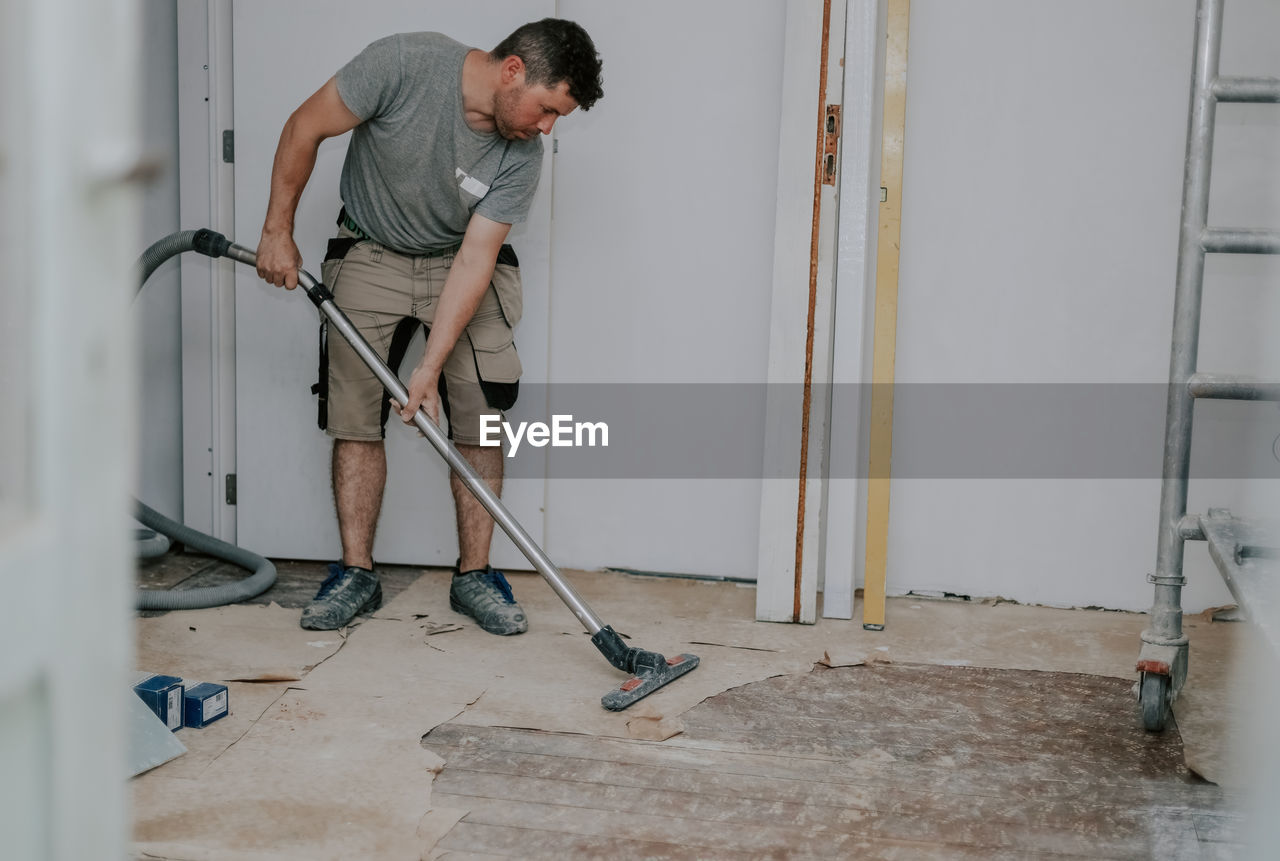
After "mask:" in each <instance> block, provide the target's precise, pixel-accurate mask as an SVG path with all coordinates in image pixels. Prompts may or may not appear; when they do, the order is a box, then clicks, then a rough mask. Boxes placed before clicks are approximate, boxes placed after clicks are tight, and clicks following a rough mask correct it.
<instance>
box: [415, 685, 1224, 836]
mask: <svg viewBox="0 0 1280 861" xmlns="http://www.w3.org/2000/svg"><path fill="white" fill-rule="evenodd" d="M1129 687H1130V684H1129V683H1128V682H1126V681H1124V680H1120V679H1109V678H1102V677H1097V676H1084V675H1073V674H1066V673H1036V672H1025V671H1010V670H988V669H977V668H969V667H937V666H923V665H902V664H897V665H871V666H862V667H848V668H839V669H816V670H814V671H813V672H810V673H806V674H801V675H786V676H778V677H775V678H772V679H768V680H765V681H762V682H757V683H754V684H749V685H744V686H742V687H740V688H736V689H734V690H731V691H728V692H726V693H724V694H721V695H719V696H716V697H712V698H710V699H708V700H707V701H705V702H704V703H702V704H701V705H699V706H698V707H696V708H694V709H692V710H691V711H689V712H687V713H685V714H684V715H683V720H684V723H685V727H686V729H685V732H684V734H682V735H679V736H676V737H674V738H672V739H669V740H668V741H666V742H662V743H656V742H642V741H635V740H626V739H606V738H597V737H591V736H585V735H573V734H565V733H546V732H538V731H534V730H526V729H512V728H503V727H475V726H459V725H454V724H445V725H442V726H440V727H437V728H436V729H434V730H432V731H431V732H430V733H428V734H427V735H426V736H425V737H424V738H423V744H424V745H425V746H426V747H428V748H429V749H431V750H432V751H433V752H434V753H436V754H438V755H439V756H440V757H441V758H443V759H444V760H445V763H446V764H445V767H444V769H443V771H442V772H441V773H440V775H439V776H438V777H437V779H436V782H435V785H434V787H433V792H432V802H433V805H440V806H442V807H447V808H451V809H458V810H466V811H468V812H467V813H466V815H465V816H463V817H462V819H461V820H460V821H459V822H458V824H457V825H455V826H454V828H453V829H452V830H451V831H450V832H449V833H448V834H447V835H445V837H444V838H443V839H442V840H441V841H440V843H439V844H438V845H437V852H439V853H441V854H444V855H446V856H447V857H454V853H458V857H467V855H468V854H480V855H486V856H504V855H505V856H520V857H540V858H541V857H557V858H573V857H582V858H585V857H603V856H604V855H606V854H608V855H610V856H618V857H661V858H684V857H697V858H734V857H739V858H740V857H762V856H764V857H805V856H814V855H816V856H825V857H854V856H857V857H868V858H896V857H912V858H919V857H923V858H933V857H936V858H1026V857H1034V856H1037V855H1053V856H1054V857H1090V858H1104V857H1162V858H1184V857H1185V858H1200V857H1206V856H1209V855H1212V854H1214V853H1215V852H1216V853H1219V854H1222V855H1224V856H1225V855H1229V854H1231V853H1232V852H1235V851H1237V850H1238V849H1239V847H1238V845H1236V843H1235V841H1236V840H1238V839H1239V838H1238V836H1237V834H1238V831H1239V827H1240V817H1239V814H1238V813H1236V812H1235V810H1236V809H1237V808H1238V806H1239V802H1240V800H1239V799H1238V798H1236V797H1233V796H1231V795H1230V794H1228V793H1225V792H1224V791H1223V790H1222V789H1221V788H1219V787H1217V786H1214V785H1212V784H1208V783H1204V782H1199V781H1196V780H1195V779H1194V778H1193V776H1192V775H1191V774H1190V773H1189V772H1188V771H1187V769H1186V767H1185V765H1184V764H1183V758H1182V743H1181V739H1180V737H1179V736H1178V733H1177V731H1176V729H1175V730H1171V731H1169V732H1166V733H1164V734H1162V735H1154V734H1148V733H1146V732H1144V731H1143V730H1142V729H1141V727H1140V726H1139V725H1138V724H1137V722H1136V720H1135V719H1134V718H1133V709H1132V703H1131V694H1130V691H1129Z"/></svg>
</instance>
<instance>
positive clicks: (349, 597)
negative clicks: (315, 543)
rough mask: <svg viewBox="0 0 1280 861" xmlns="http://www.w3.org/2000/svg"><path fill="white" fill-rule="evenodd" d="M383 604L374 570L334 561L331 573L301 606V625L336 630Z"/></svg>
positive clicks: (379, 585)
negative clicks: (345, 566)
mask: <svg viewBox="0 0 1280 861" xmlns="http://www.w3.org/2000/svg"><path fill="white" fill-rule="evenodd" d="M381 606H382V584H381V583H379V582H378V575H377V574H376V573H375V572H373V571H370V570H369V569H367V568H357V567H356V566H354V565H353V566H351V567H350V568H343V567H342V566H341V565H339V564H337V563H331V564H330V565H329V577H328V578H327V579H326V580H325V581H324V583H322V584H320V591H319V592H317V593H316V597H315V598H313V599H311V603H310V604H308V605H307V606H306V607H303V608H302V621H301V625H302V627H304V628H308V629H310V630H312V631H335V630H337V629H338V628H341V627H343V626H344V625H349V624H350V623H351V620H352V619H354V618H355V617H356V616H358V615H360V614H361V613H372V612H373V611H374V610H376V609H378V608H379V607H381Z"/></svg>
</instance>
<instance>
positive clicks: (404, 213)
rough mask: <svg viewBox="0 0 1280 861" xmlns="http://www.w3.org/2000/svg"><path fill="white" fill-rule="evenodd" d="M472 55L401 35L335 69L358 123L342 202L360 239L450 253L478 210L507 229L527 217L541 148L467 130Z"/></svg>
mask: <svg viewBox="0 0 1280 861" xmlns="http://www.w3.org/2000/svg"><path fill="white" fill-rule="evenodd" d="M470 50H471V49H470V48H468V47H467V46H465V45H463V44H461V43H459V42H456V41H454V40H453V39H450V38H449V37H448V36H444V35H442V34H440V33H401V34H398V35H395V36H388V37H386V38H384V39H379V40H378V41H376V42H374V43H373V44H371V45H369V46H368V47H367V48H365V49H364V50H363V51H361V52H360V53H359V54H358V55H357V56H356V57H355V58H354V59H353V60H351V62H349V63H347V64H346V65H345V66H343V67H342V69H340V70H339V71H338V75H337V84H338V95H340V96H341V97H342V101H343V102H344V103H345V104H346V106H347V108H348V109H349V110H350V111H351V112H352V113H353V114H355V115H356V116H357V117H359V118H360V119H361V120H363V122H361V123H360V125H358V126H356V128H355V130H354V131H353V132H352V134H351V144H350V146H349V147H348V148H347V158H346V161H345V162H344V163H343V166H342V183H341V185H340V191H341V194H342V201H343V203H344V204H345V206H346V208H347V214H348V215H350V216H351V217H352V218H353V219H355V222H356V223H357V224H359V225H360V227H361V228H362V229H363V230H364V231H365V232H366V233H368V234H369V235H370V236H372V237H374V238H375V239H377V240H378V241H379V242H382V243H383V244H384V245H387V246H388V247H390V248H393V249H395V250H397V251H403V252H406V253H410V254H421V253H426V252H428V251H434V250H437V249H440V248H444V247H447V246H450V245H455V244H457V243H458V242H460V241H462V235H463V233H465V232H466V229H467V223H468V221H469V220H470V219H471V215H472V213H475V212H478V213H480V214H481V215H483V216H484V217H485V218H488V219H490V220H492V221H499V222H502V223H503V224H515V223H517V222H520V221H523V220H524V219H525V217H526V216H527V215H528V213H529V205H530V204H531V203H532V201H533V194H534V192H535V191H536V190H537V188H538V177H539V175H540V172H541V167H542V141H541V140H539V139H538V138H536V137H535V138H531V139H529V140H527V141H508V140H506V139H504V138H503V137H502V136H501V135H499V134H497V133H496V132H495V133H492V134H481V133H480V132H477V131H475V130H474V129H472V128H471V127H470V126H468V125H467V123H466V120H465V119H464V118H463V110H462V61H463V59H464V58H465V57H466V56H467V52H468V51H470Z"/></svg>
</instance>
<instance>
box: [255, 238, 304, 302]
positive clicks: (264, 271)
mask: <svg viewBox="0 0 1280 861" xmlns="http://www.w3.org/2000/svg"><path fill="white" fill-rule="evenodd" d="M301 267H302V254H301V253H300V252H299V251H298V246H297V244H296V243H295V242H294V241H293V237H292V236H291V235H289V234H288V233H286V232H284V231H267V230H264V231H262V239H260V240H259V241H258V277H259V278H261V279H262V280H263V281H266V282H267V283H269V284H274V285H276V286H277V287H283V288H285V289H286V290H292V289H293V288H294V287H297V286H298V269H299V268H301Z"/></svg>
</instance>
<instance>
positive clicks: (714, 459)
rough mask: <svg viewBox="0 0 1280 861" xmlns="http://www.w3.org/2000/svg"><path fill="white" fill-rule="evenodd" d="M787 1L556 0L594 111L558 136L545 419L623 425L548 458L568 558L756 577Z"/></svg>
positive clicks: (551, 519)
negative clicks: (594, 457)
mask: <svg viewBox="0 0 1280 861" xmlns="http://www.w3.org/2000/svg"><path fill="white" fill-rule="evenodd" d="M789 5H790V4H788V3H783V2H778V0H742V2H732V3H731V2H726V0H699V2H689V0H655V2H647V3H625V4H623V3H599V2H592V0H561V2H559V3H558V4H557V6H558V11H559V14H560V15H561V16H563V17H565V18H570V19H573V20H576V21H578V22H579V23H581V24H582V25H583V26H584V27H585V28H586V29H587V31H588V32H589V33H591V36H592V38H593V40H594V41H595V43H596V46H597V48H598V49H599V51H600V54H601V57H602V58H603V61H604V98H603V99H601V101H600V102H599V104H597V105H596V107H595V108H593V109H592V110H591V111H590V112H589V113H586V114H582V115H581V116H578V115H574V116H571V117H570V118H569V119H568V120H566V121H565V122H564V123H563V124H561V125H560V126H557V130H556V134H557V137H558V139H559V140H558V147H559V152H558V153H557V154H556V156H555V238H554V242H553V246H552V248H553V256H552V274H553V291H552V302H553V304H552V319H551V334H552V341H551V347H550V355H551V373H550V379H551V386H552V396H553V407H555V408H556V411H558V412H562V413H563V412H565V411H571V412H572V413H573V414H574V415H575V419H576V418H579V416H578V411H579V410H580V409H581V410H587V411H588V413H589V414H587V415H584V416H581V418H584V419H587V420H599V419H601V418H605V417H606V416H604V415H603V413H608V412H612V413H613V414H615V415H620V416H623V417H624V418H625V420H624V421H622V422H620V423H619V424H618V425H616V426H615V425H613V424H610V432H611V440H610V446H611V449H610V451H611V453H610V455H609V456H608V458H606V459H602V460H601V462H600V470H599V471H598V472H595V473H592V471H591V470H590V469H586V468H577V467H576V466H575V462H574V461H573V460H572V458H573V457H578V456H580V455H581V453H578V452H573V451H569V452H568V453H567V454H565V455H564V456H563V457H562V458H560V459H556V458H553V461H552V470H551V474H550V479H549V481H548V483H547V498H548V505H547V518H548V519H547V542H548V547H547V549H548V552H549V553H551V555H552V556H553V557H554V558H556V559H557V560H562V561H563V563H564V564H566V565H571V566H577V567H585V568H597V567H603V566H614V567H621V568H630V569H638V570H644V571H658V572H673V573H684V574H698V575H707V576H722V577H735V578H742V579H746V580H754V579H755V576H756V556H757V541H756V535H757V530H758V524H759V517H760V499H761V456H762V452H763V448H764V438H765V419H766V407H765V400H766V398H765V386H764V380H765V379H766V373H767V369H768V364H769V324H770V318H769V310H770V297H771V293H772V284H773V279H772V271H773V264H772V261H773V253H774V249H773V245H774V227H775V220H776V213H777V187H778V180H777V177H778V171H779V160H778V153H779V147H778V140H779V104H780V102H781V101H782V98H783V95H782V93H783V90H782V86H783V65H784V56H785V53H786V49H787V44H786V20H787V7H788V6H789ZM819 6H821V3H820V2H819ZM818 35H819V34H816V33H815V35H814V39H815V41H816V39H817V37H818ZM815 71H816V70H815ZM815 102H816V97H815ZM810 122H811V123H812V118H811V120H810ZM806 163H807V164H808V165H810V166H812V164H813V153H812V150H810V151H809V153H808V155H807V157H806ZM811 176H812V175H811ZM811 190H812V187H810V191H811ZM806 242H807V240H806ZM806 283H807V281H806ZM559 405H566V407H568V409H567V410H566V409H561V408H560V406H559ZM596 409H599V410H600V411H601V413H602V415H596V414H592V413H593V411H594V410H596ZM597 475H598V476H601V477H595V476H597ZM686 476H687V477H686ZM793 511H794V509H793Z"/></svg>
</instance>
